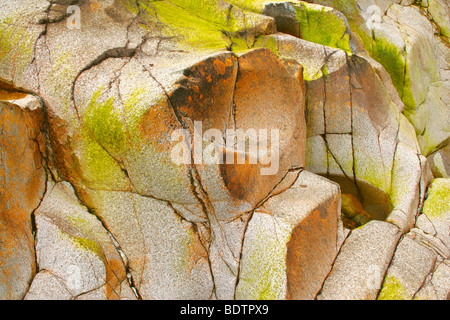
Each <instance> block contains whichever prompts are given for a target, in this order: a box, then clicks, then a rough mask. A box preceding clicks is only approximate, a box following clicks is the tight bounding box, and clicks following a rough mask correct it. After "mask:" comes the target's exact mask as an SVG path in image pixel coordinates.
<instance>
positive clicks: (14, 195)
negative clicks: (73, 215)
mask: <svg viewBox="0 0 450 320" xmlns="http://www.w3.org/2000/svg"><path fill="white" fill-rule="evenodd" d="M43 125H44V117H43V112H42V109H41V105H40V104H39V101H38V100H37V99H36V98H35V97H33V96H30V95H27V94H25V93H22V92H11V91H6V90H0V130H1V133H2V134H1V136H0V146H1V153H0V164H1V166H0V168H1V169H0V173H1V183H0V197H1V205H0V208H1V211H0V240H1V242H0V243H1V246H0V265H1V271H2V272H1V274H0V299H2V300H4V299H21V298H23V297H24V295H25V294H26V292H27V290H28V286H29V284H30V282H31V281H32V279H33V277H34V275H35V273H36V261H35V248H34V230H33V229H34V228H33V223H34V218H33V212H34V210H35V209H36V208H37V207H38V205H39V203H40V200H41V198H42V197H43V195H44V192H45V183H46V178H47V177H46V172H45V169H44V160H43V159H42V157H41V152H44V151H45V141H44V138H43V134H42V130H43Z"/></svg>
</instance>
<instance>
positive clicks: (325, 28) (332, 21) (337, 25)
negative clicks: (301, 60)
mask: <svg viewBox="0 0 450 320" xmlns="http://www.w3.org/2000/svg"><path fill="white" fill-rule="evenodd" d="M295 9H296V16H297V21H299V23H300V37H301V38H302V39H304V40H307V41H310V42H314V43H318V44H322V45H324V46H329V47H333V48H338V49H342V50H344V51H346V52H351V49H350V43H349V40H350V36H349V33H348V32H349V30H348V27H347V21H346V19H345V17H344V16H343V15H342V14H340V13H339V12H337V11H335V10H333V9H332V8H329V7H324V6H321V5H316V4H310V3H307V2H300V4H299V5H295Z"/></svg>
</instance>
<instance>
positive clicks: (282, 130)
mask: <svg viewBox="0 0 450 320" xmlns="http://www.w3.org/2000/svg"><path fill="white" fill-rule="evenodd" d="M302 72H303V68H302V67H301V65H300V64H298V63H297V62H296V61H294V60H283V59H279V58H278V57H277V56H276V55H275V54H274V53H272V52H271V51H270V50H268V49H257V50H253V51H250V52H248V53H246V54H243V55H242V56H240V57H239V72H238V75H237V81H236V90H235V93H234V105H235V107H234V108H235V111H234V112H235V117H234V121H235V127H236V129H237V130H239V131H242V132H244V133H245V134H246V135H248V136H249V139H251V137H252V133H251V132H250V131H249V130H255V131H254V132H255V133H256V134H257V138H258V147H259V148H261V147H262V146H263V144H264V142H265V141H263V140H266V141H267V146H268V149H270V148H271V147H272V146H271V143H272V144H274V143H276V144H277V145H274V146H273V147H275V149H274V150H277V151H278V155H277V156H276V155H274V150H268V153H269V158H270V160H269V164H263V163H262V158H261V153H258V155H256V154H250V152H248V153H247V154H246V155H245V157H246V162H245V164H238V165H236V164H229V163H225V164H223V165H221V166H220V171H221V175H222V178H223V180H224V182H225V185H226V187H227V188H228V190H229V191H230V193H231V194H232V195H233V197H235V198H239V199H245V200H247V201H248V202H250V203H251V204H253V205H256V204H257V203H258V202H259V201H261V200H263V199H264V197H266V196H267V195H268V193H269V192H270V191H271V190H272V189H273V188H274V187H275V186H276V185H277V184H278V183H279V182H280V181H281V179H282V178H283V177H284V176H285V175H286V173H287V172H288V170H289V169H291V168H300V167H304V165H305V145H306V122H305V116H304V114H305V95H304V82H303V73H302ZM260 130H265V131H266V134H267V137H264V136H263V135H262V134H261V131H260ZM273 130H278V132H279V133H278V135H279V139H276V138H274V139H272V138H273V137H272V131H273ZM226 152H231V153H233V152H232V151H230V150H226ZM236 156H237V154H236ZM241 157H244V155H241ZM251 157H253V158H256V159H257V165H252V164H251V162H250V161H251ZM275 161H276V162H277V163H276V164H275V163H274V162H275ZM263 170H266V171H265V172H266V173H264V171H263ZM244 186H245V187H244Z"/></svg>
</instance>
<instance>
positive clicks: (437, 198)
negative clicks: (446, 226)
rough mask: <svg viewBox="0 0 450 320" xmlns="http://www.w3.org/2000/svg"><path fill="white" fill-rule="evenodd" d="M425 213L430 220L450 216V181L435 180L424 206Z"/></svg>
mask: <svg viewBox="0 0 450 320" xmlns="http://www.w3.org/2000/svg"><path fill="white" fill-rule="evenodd" d="M423 213H424V214H425V215H427V216H428V217H429V218H431V219H434V218H439V217H445V216H446V215H447V216H448V215H449V213H450V179H448V178H437V179H434V180H433V182H432V183H431V185H430V187H429V189H428V198H427V200H426V201H425V203H424V205H423Z"/></svg>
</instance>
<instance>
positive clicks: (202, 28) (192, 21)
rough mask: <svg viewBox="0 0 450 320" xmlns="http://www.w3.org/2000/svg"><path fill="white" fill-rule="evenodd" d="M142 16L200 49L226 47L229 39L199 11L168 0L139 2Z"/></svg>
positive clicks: (219, 27)
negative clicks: (193, 11) (193, 12)
mask: <svg viewBox="0 0 450 320" xmlns="http://www.w3.org/2000/svg"><path fill="white" fill-rule="evenodd" d="M140 6H141V8H142V9H143V12H144V14H143V17H144V19H146V20H147V23H150V24H156V25H158V26H161V24H160V23H162V24H163V26H162V31H163V32H164V33H165V34H167V35H168V36H174V37H176V38H177V39H179V41H180V42H181V43H183V44H185V45H188V46H189V47H192V48H196V49H200V50H220V49H222V50H223V49H226V48H227V47H228V46H229V45H230V40H229V39H228V38H227V37H226V36H225V34H224V33H223V32H222V31H223V26H222V25H220V24H216V23H214V22H211V21H208V20H205V19H207V17H202V16H201V12H198V15H193V14H191V13H189V12H188V11H187V10H186V9H184V8H182V7H179V6H177V5H175V4H173V3H170V2H168V1H155V2H150V3H147V4H146V3H141V4H140Z"/></svg>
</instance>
